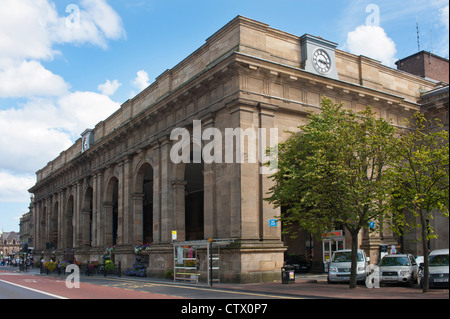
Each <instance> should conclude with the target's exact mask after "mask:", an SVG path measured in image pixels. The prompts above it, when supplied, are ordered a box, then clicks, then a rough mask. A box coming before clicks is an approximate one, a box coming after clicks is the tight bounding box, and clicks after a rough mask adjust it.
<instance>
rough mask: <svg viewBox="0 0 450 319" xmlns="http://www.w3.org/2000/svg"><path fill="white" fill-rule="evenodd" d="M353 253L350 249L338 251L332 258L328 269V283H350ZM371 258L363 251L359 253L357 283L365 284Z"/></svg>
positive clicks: (359, 250)
mask: <svg viewBox="0 0 450 319" xmlns="http://www.w3.org/2000/svg"><path fill="white" fill-rule="evenodd" d="M351 258H352V251H351V250H350V249H345V250H338V251H335V252H334V253H333V255H332V256H331V263H330V265H329V268H328V277H327V281H328V283H336V282H349V281H350V271H351V265H352V263H351V260H352V259H351ZM369 260H370V258H369V257H367V256H366V253H365V252H364V250H362V249H358V251H357V259H356V261H357V266H356V281H357V282H360V283H364V282H365V281H366V278H367V276H368V274H369V269H368V263H369Z"/></svg>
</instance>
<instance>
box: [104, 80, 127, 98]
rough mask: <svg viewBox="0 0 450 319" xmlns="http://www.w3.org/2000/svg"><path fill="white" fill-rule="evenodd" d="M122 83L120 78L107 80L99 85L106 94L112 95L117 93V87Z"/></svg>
mask: <svg viewBox="0 0 450 319" xmlns="http://www.w3.org/2000/svg"><path fill="white" fill-rule="evenodd" d="M121 85H122V83H120V82H119V81H118V80H114V81H112V82H111V81H110V80H106V82H105V83H103V84H100V85H99V86H98V90H99V91H100V92H102V94H104V95H108V96H111V95H113V94H114V93H116V91H117V89H118V88H119V87H120V86H121Z"/></svg>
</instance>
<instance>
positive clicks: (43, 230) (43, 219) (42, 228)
mask: <svg viewBox="0 0 450 319" xmlns="http://www.w3.org/2000/svg"><path fill="white" fill-rule="evenodd" d="M40 224H41V225H40V231H41V236H42V237H41V238H42V240H43V241H44V243H45V246H46V247H47V246H48V242H49V241H48V236H47V235H48V234H47V207H44V210H43V211H42V216H41V223H40Z"/></svg>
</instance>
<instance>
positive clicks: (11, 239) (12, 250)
mask: <svg viewBox="0 0 450 319" xmlns="http://www.w3.org/2000/svg"><path fill="white" fill-rule="evenodd" d="M20 249H21V246H20V240H19V234H18V233H16V232H14V231H11V232H3V233H0V260H1V261H4V262H5V261H8V260H11V261H12V260H13V259H14V256H16V255H17V253H18V252H19V251H20Z"/></svg>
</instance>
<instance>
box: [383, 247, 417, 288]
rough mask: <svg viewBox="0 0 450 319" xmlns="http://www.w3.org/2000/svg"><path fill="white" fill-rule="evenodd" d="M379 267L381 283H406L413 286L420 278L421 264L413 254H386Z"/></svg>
mask: <svg viewBox="0 0 450 319" xmlns="http://www.w3.org/2000/svg"><path fill="white" fill-rule="evenodd" d="M378 267H379V268H380V283H404V284H408V285H409V286H410V287H412V286H413V285H414V284H415V283H417V281H418V278H419V266H418V265H417V263H416V260H415V258H414V256H413V255H411V254H399V255H386V256H384V257H383V259H381V261H380V262H379V264H378Z"/></svg>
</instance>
